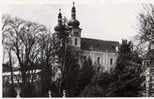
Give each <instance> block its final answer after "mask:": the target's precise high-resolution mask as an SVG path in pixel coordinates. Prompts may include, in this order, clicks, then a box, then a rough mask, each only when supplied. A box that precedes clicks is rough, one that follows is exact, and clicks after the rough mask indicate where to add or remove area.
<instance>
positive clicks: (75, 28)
mask: <svg viewBox="0 0 154 99" xmlns="http://www.w3.org/2000/svg"><path fill="white" fill-rule="evenodd" d="M79 25H80V22H79V21H78V20H77V19H76V8H75V3H74V2H73V7H72V9H71V20H70V21H69V22H68V26H69V30H70V31H69V32H70V34H69V35H70V38H69V43H70V45H71V46H73V47H76V48H79V49H80V46H81V28H80V27H79Z"/></svg>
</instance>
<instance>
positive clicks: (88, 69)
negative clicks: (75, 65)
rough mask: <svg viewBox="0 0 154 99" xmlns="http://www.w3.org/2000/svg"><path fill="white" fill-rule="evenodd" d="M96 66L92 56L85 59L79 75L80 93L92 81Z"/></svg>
mask: <svg viewBox="0 0 154 99" xmlns="http://www.w3.org/2000/svg"><path fill="white" fill-rule="evenodd" d="M94 74H95V72H94V68H93V65H92V61H91V59H90V57H88V59H86V60H85V62H84V63H83V65H82V68H81V70H80V72H79V75H78V82H77V83H78V89H77V90H78V94H81V92H82V91H83V90H84V88H85V87H86V86H88V84H89V83H90V82H91V80H92V77H93V76H94Z"/></svg>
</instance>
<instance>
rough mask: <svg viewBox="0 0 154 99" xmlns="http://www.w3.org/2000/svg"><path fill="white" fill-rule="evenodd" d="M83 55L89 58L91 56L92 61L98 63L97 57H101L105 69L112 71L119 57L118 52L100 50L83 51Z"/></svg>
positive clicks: (101, 63)
mask: <svg viewBox="0 0 154 99" xmlns="http://www.w3.org/2000/svg"><path fill="white" fill-rule="evenodd" d="M82 56H86V57H87V58H88V57H89V56H90V58H91V59H92V63H93V64H95V63H97V58H98V57H100V65H101V67H102V68H104V70H105V71H110V69H111V68H114V67H115V65H116V60H117V57H118V53H113V52H108V51H105V52H101V51H100V52H98V51H86V50H84V51H83V54H82ZM111 58H112V65H111V64H110V59H111Z"/></svg>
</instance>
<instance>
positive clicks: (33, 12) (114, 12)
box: [1, 0, 154, 41]
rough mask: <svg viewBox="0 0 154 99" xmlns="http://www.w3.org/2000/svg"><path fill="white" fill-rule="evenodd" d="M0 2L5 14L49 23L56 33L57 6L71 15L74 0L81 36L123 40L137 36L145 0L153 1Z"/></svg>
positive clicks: (48, 0) (70, 0)
mask: <svg viewBox="0 0 154 99" xmlns="http://www.w3.org/2000/svg"><path fill="white" fill-rule="evenodd" d="M7 1H8V0H6V1H5V3H1V6H2V7H1V8H2V9H1V12H2V14H10V15H11V16H13V17H14V16H17V17H20V18H22V19H25V20H28V21H32V22H37V23H40V24H43V25H46V26H47V27H48V28H50V29H51V30H52V31H53V32H54V26H55V25H56V24H57V15H58V9H60V8H61V9H62V15H63V16H65V17H67V18H68V19H70V18H71V8H72V3H73V1H75V7H76V16H77V19H78V20H79V21H80V27H81V28H82V37H88V38H94V39H102V40H112V41H121V39H130V40H132V39H133V38H134V36H135V35H137V33H138V32H137V28H138V16H139V13H141V12H142V11H143V5H144V4H145V3H154V1H152V0H37V1H36V0H31V1H29V0H27V1H26V0H21V1H22V2H21V1H19V0H15V1H16V2H13V1H14V0H11V1H12V2H7Z"/></svg>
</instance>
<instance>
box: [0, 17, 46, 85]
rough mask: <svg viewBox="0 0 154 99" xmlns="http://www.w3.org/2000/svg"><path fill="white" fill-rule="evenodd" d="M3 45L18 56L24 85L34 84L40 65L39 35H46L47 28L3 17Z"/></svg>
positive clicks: (18, 19)
mask: <svg viewBox="0 0 154 99" xmlns="http://www.w3.org/2000/svg"><path fill="white" fill-rule="evenodd" d="M2 21H3V26H2V35H3V40H2V43H3V45H4V46H5V47H6V48H11V50H12V51H13V52H14V53H15V55H16V56H17V60H18V63H19V66H20V71H21V74H22V83H23V85H26V83H28V82H32V81H33V80H32V78H33V75H32V74H35V71H36V68H37V67H36V66H37V64H38V63H39V56H40V55H39V51H40V46H39V35H40V33H46V32H47V28H46V27H45V26H44V25H39V24H36V23H33V22H28V21H25V20H22V19H20V18H17V17H15V18H11V17H10V16H3V17H2Z"/></svg>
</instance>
